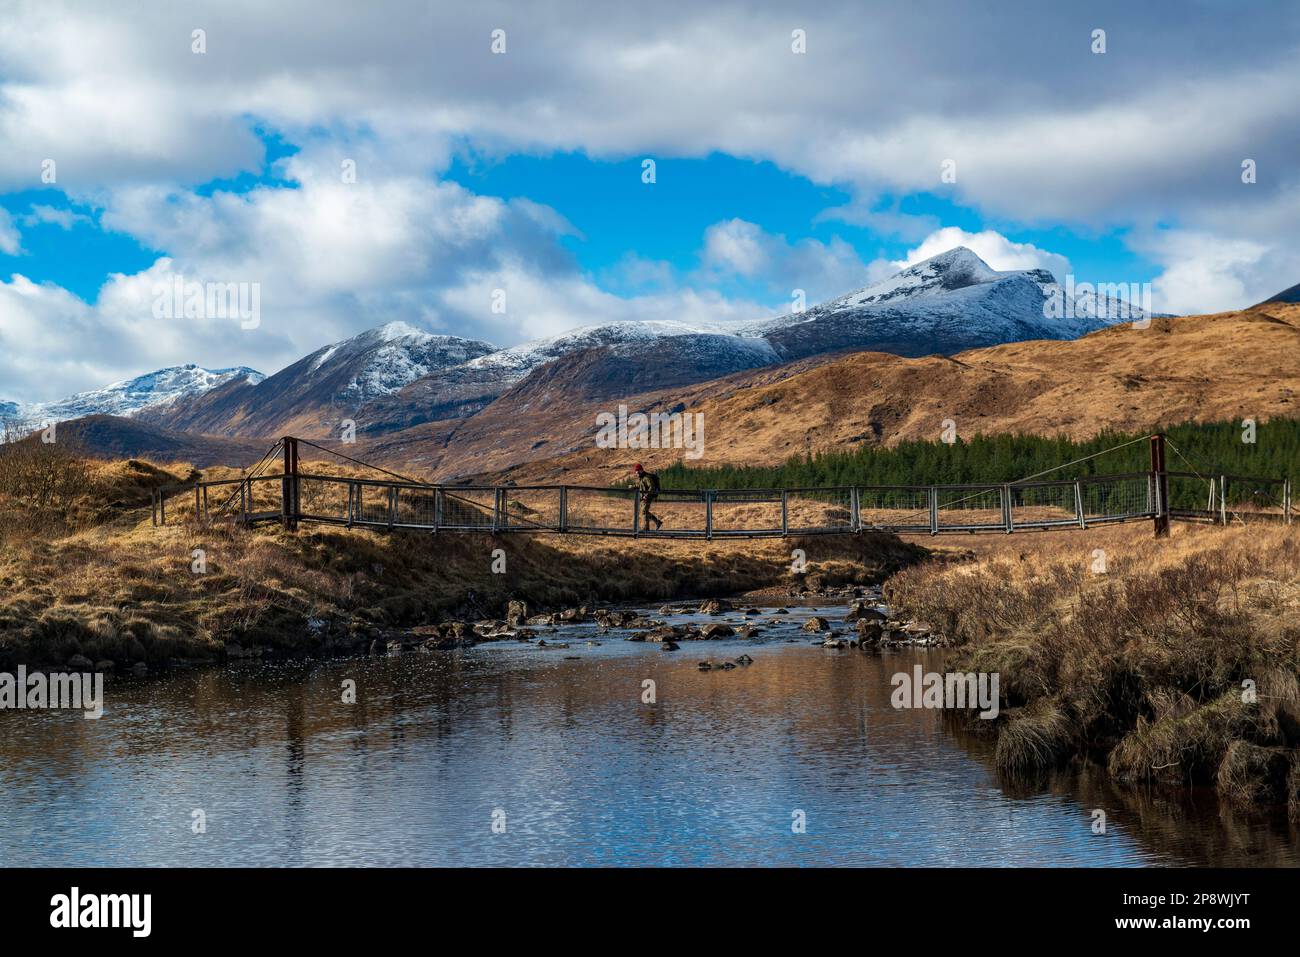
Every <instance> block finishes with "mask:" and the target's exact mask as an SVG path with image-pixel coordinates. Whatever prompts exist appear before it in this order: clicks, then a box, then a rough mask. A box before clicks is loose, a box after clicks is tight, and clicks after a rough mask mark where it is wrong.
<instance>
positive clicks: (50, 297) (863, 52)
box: [0, 0, 1300, 401]
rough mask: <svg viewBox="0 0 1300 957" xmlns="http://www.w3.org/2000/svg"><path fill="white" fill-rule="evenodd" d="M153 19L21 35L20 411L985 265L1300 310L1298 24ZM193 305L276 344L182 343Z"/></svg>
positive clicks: (95, 21)
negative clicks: (173, 374) (120, 382)
mask: <svg viewBox="0 0 1300 957" xmlns="http://www.w3.org/2000/svg"><path fill="white" fill-rule="evenodd" d="M142 2H143V0H142ZM134 6H136V5H135V4H123V5H105V4H99V3H93V2H89V0H51V2H50V3H48V4H41V5H18V6H11V7H9V8H8V9H7V10H6V14H5V17H4V19H3V21H2V22H0V347H2V348H0V399H16V400H22V401H42V400H49V399H54V398H59V397H61V396H63V395H66V394H68V393H70V392H73V391H78V390H82V389H89V388H96V387H99V386H102V385H104V384H105V383H107V382H110V381H114V380H116V379H122V378H127V377H129V376H132V375H136V374H139V373H141V372H145V371H149V370H151V369H155V368H159V367H162V366H166V365H175V364H180V363H184V362H197V363H199V364H202V365H206V366H209V367H222V366H233V365H251V366H255V367H257V368H260V369H261V370H262V371H265V372H273V371H275V370H277V369H279V368H281V367H283V366H284V365H286V364H288V363H290V362H292V361H294V360H295V359H297V358H299V357H300V356H302V355H304V354H306V353H308V352H311V351H313V350H314V349H316V348H319V347H320V346H321V345H323V344H325V343H327V342H330V341H336V340H338V339H341V338H345V337H347V336H349V335H354V334H356V333H358V332H360V331H362V330H364V329H366V328H371V327H374V326H377V325H381V324H383V323H385V322H390V321H394V320H401V321H405V322H408V323H410V324H412V325H415V326H417V327H422V328H425V329H428V330H429V331H434V332H441V333H447V334H455V335H464V336H469V337H474V338H482V339H487V340H489V341H492V342H495V343H498V344H501V345H507V344H513V343H517V342H521V341H525V340H528V339H532V338H537V337H542V336H547V335H554V334H557V333H559V332H562V331H564V330H566V329H569V328H572V327H573V326H575V325H581V324H589V323H597V322H610V321H631V320H637V319H657V320H662V319H675V320H680V321H683V322H687V323H692V324H696V325H699V324H707V323H710V322H716V321H726V320H736V319H752V318H756V317H761V316H765V315H770V314H773V313H776V312H783V311H786V310H787V309H788V308H789V303H790V299H791V295H792V292H793V290H795V289H802V290H804V291H805V293H806V295H807V299H808V301H810V302H816V301H818V300H820V299H825V298H829V297H833V296H835V295H838V294H841V293H844V292H848V291H850V290H853V289H855V288H858V287H861V286H863V285H866V284H867V283H869V282H871V281H875V280H877V279H880V278H883V277H884V276H886V275H888V274H889V273H891V272H893V271H895V270H896V269H897V268H899V265H900V264H904V263H910V262H915V261H918V260H919V259H921V258H925V257H926V256H929V255H933V254H935V253H938V252H941V251H943V250H944V249H946V248H949V247H950V246H952V245H956V244H959V243H960V244H964V245H968V246H970V247H971V248H972V249H974V250H975V251H976V252H977V253H978V254H979V255H981V256H982V257H983V258H984V259H985V260H986V261H987V262H989V264H990V265H992V266H993V267H994V268H998V269H1010V268H1030V267H1041V268H1046V269H1049V270H1051V271H1052V272H1054V273H1055V274H1056V275H1058V277H1061V278H1064V275H1065V274H1069V275H1073V276H1074V277H1075V279H1076V281H1082V282H1105V283H1150V284H1151V287H1152V289H1153V297H1152V298H1153V302H1154V306H1155V308H1156V309H1157V310H1160V311H1168V312H1178V313H1190V312H1206V311H1218V310H1223V309H1231V308H1241V307H1243V306H1247V305H1250V304H1251V303H1253V302H1257V301H1259V300H1261V299H1263V298H1266V297H1268V296H1269V295H1272V294H1273V293H1275V292H1277V291H1279V290H1280V289H1283V288H1286V287H1288V286H1290V285H1293V284H1294V283H1295V282H1296V281H1297V280H1300V235H1297V233H1300V227H1298V226H1297V224H1298V223H1300V163H1298V162H1297V160H1296V157H1297V156H1300V126H1297V124H1296V123H1295V122H1294V119H1295V117H1294V102H1295V91H1296V89H1300V67H1297V63H1300V7H1297V6H1296V5H1294V4H1287V3H1284V2H1280V0H1279V2H1264V3H1261V4H1256V5H1253V6H1252V8H1251V14H1250V15H1249V16H1245V15H1241V14H1240V12H1239V11H1238V10H1237V8H1236V7H1235V6H1233V5H1232V4H1230V3H1226V2H1219V0H1196V2H1191V3H1180V4H1177V5H1176V6H1175V5H1169V4H1162V3H1152V4H1144V5H1140V6H1136V7H1135V6H1134V5H1132V4H1131V3H1121V2H1118V0H1098V2H1096V3H1093V4H1089V5H1088V6H1087V8H1086V9H1084V8H1075V7H1070V6H1068V5H1050V6H1044V5H1042V4H1038V3H1031V2H1029V0H1023V2H1022V0H1007V2H1005V3H1000V4H997V5H993V6H988V7H983V6H977V5H972V4H969V3H963V2H960V0H930V2H928V3H926V4H923V5H921V7H918V6H917V5H916V4H914V3H905V2H901V0H900V2H881V3H877V4H872V5H871V6H870V8H869V14H864V12H863V9H862V7H861V5H859V4H854V3H849V2H841V0H827V2H825V3H819V4H816V5H790V4H784V3H775V2H773V3H765V2H751V3H741V2H732V0H719V2H717V3H714V4H710V5H708V6H707V7H705V6H701V5H698V4H694V3H688V2H686V0H664V2H661V3H659V4H657V5H656V6H655V8H654V10H653V11H652V12H647V11H645V10H643V9H641V8H640V7H637V6H633V5H629V6H626V7H623V6H619V5H612V6H611V5H607V4H595V3H587V2H584V0H570V2H568V3H565V4H562V5H561V6H559V7H557V8H553V9H548V10H542V9H540V8H538V9H532V8H529V7H520V6H519V5H517V4H510V3H505V2H496V0H484V2H481V3H475V4H472V5H470V4H453V3H445V2H441V0H439V2H435V3H426V2H420V0H380V2H378V3H376V4H372V5H364V6H360V5H343V4H339V5H319V4H313V3H310V2H308V0H284V2H283V3H278V4H275V5H273V6H268V5H266V4H264V3H259V2H255V0H225V2H221V3H215V2H206V0H197V2H195V3H192V4H186V5H171V4H157V5H149V15H148V16H144V17H141V16H139V15H138V11H135V12H133V9H132V8H133V7H134ZM1175 14H1176V15H1175ZM494 30H504V31H505V35H506V37H507V38H508V43H507V46H506V48H504V49H500V50H497V49H494V47H493V45H492V39H491V37H492V36H493V31H494ZM200 34H201V36H200ZM800 36H802V38H803V42H802V46H800V44H799V43H798V42H796V38H797V37H800ZM1099 36H1100V37H1101V38H1102V39H1101V41H1099V39H1098V37H1099ZM646 158H651V159H653V160H654V161H655V163H656V181H655V183H653V184H645V183H643V182H642V161H643V160H644V159H646ZM1246 163H1249V164H1250V165H1251V168H1252V175H1251V177H1250V179H1249V180H1247V178H1246V177H1245V176H1244V175H1243V164H1246ZM47 164H48V165H49V166H50V168H51V169H54V168H55V167H57V175H56V176H52V177H47V176H46V175H45V171H46V166H47ZM348 164H351V166H352V168H353V170H355V174H356V175H355V176H354V177H353V178H352V179H348V178H347V176H346V175H344V172H343V171H344V169H345V168H346V167H347V165H348ZM947 165H951V167H952V169H953V170H954V171H955V176H954V177H951V178H945V177H943V176H942V175H941V170H942V169H943V168H944V167H945V166H947ZM50 178H52V179H53V180H54V181H53V182H49V181H48V179H50ZM177 276H183V277H184V278H185V279H186V280H192V281H200V282H208V283H244V284H250V285H251V284H257V285H258V287H259V288H260V291H261V302H262V313H263V315H264V321H262V322H260V324H258V325H257V326H256V328H251V329H238V328H236V329H233V330H232V329H231V328H230V327H229V325H228V324H227V325H223V324H221V323H220V322H213V321H208V320H200V321H193V322H178V321H176V320H174V319H173V320H166V319H162V318H159V317H158V316H155V315H154V314H153V308H152V307H153V306H154V305H155V303H156V301H157V298H158V295H157V292H156V290H158V289H160V288H164V287H166V285H167V284H168V283H169V282H170V280H171V279H172V278H174V277H177ZM497 292H503V293H505V294H506V297H507V300H508V303H509V305H508V308H507V309H505V310H504V311H501V310H498V309H494V308H492V305H491V304H492V303H493V302H494V301H495V296H496V293H497Z"/></svg>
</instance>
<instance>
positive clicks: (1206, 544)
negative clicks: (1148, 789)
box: [886, 525, 1300, 811]
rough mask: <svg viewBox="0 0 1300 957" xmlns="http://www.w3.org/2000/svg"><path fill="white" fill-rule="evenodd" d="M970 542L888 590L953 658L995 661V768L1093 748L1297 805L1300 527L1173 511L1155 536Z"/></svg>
mask: <svg viewBox="0 0 1300 957" xmlns="http://www.w3.org/2000/svg"><path fill="white" fill-rule="evenodd" d="M963 544H964V545H967V544H968V545H969V548H968V549H967V550H965V551H963V552H960V553H958V552H956V551H953V552H952V553H951V554H949V555H948V556H947V557H948V558H950V559H952V560H951V561H948V562H942V563H934V564H929V565H926V566H921V567H917V568H912V569H908V570H905V571H903V572H901V573H900V574H898V575H897V576H895V577H894V578H893V579H892V580H891V581H890V582H889V583H888V584H887V586H886V594H887V595H888V596H889V598H890V599H891V600H892V601H893V602H895V603H896V604H897V605H898V606H900V607H901V608H903V609H905V610H906V611H908V612H909V613H911V614H915V615H917V616H918V617H922V618H925V619H926V620H928V621H929V622H931V623H932V624H934V625H936V626H937V627H938V628H940V629H941V630H942V631H943V632H944V633H945V634H947V635H948V636H949V637H950V638H951V639H952V640H953V641H954V643H955V645H956V647H955V648H954V650H953V652H952V654H951V656H950V657H951V658H952V664H953V666H954V667H957V668H960V669H962V670H977V671H997V672H999V673H1000V675H1001V688H1002V691H1003V693H1004V695H1005V696H1006V705H1007V712H1006V715H1005V718H1004V719H1003V720H1001V721H999V722H998V748H997V761H998V764H999V766H1000V767H1001V768H1002V769H1003V770H1005V771H1008V772H1024V771H1033V770H1040V769H1044V768H1047V767H1050V766H1053V765H1056V764H1059V763H1062V762H1063V761H1065V760H1067V759H1069V758H1071V757H1073V756H1078V755H1082V754H1090V755H1093V756H1095V757H1097V758H1099V759H1102V760H1104V761H1105V763H1106V766H1107V768H1108V769H1109V771H1110V773H1111V774H1112V775H1113V776H1114V777H1116V778H1118V779H1121V780H1125V781H1130V782H1162V783H1178V784H1211V785H1214V786H1216V787H1218V789H1219V791H1220V792H1221V793H1222V794H1223V795H1224V796H1226V797H1227V798H1228V799H1230V800H1233V801H1235V802H1239V803H1242V804H1255V803H1260V802H1267V801H1273V802H1286V803H1288V804H1290V805H1291V807H1292V808H1293V811H1295V810H1300V798H1298V797H1297V793H1296V785H1297V783H1300V771H1298V770H1297V768H1300V750H1298V747H1297V746H1300V529H1296V528H1294V527H1292V528H1285V527H1282V526H1250V527H1235V528H1234V527H1230V528H1226V529H1224V528H1214V527H1196V526H1186V525H1175V528H1174V534H1173V536H1172V537H1171V538H1170V539H1167V540H1163V541H1161V540H1157V539H1154V538H1153V537H1152V535H1151V530H1150V526H1147V525H1141V526H1127V527H1124V528H1113V529H1107V530H1097V531H1096V533H1095V534H1080V533H1078V532H1060V533H1051V534H1044V535H1042V536H1041V537H1030V536H1026V537H1025V538H1023V539H1019V540H1017V539H1015V538H1001V539H999V538H993V537H990V538H984V539H979V540H976V539H971V540H970V541H969V542H968V543H963ZM1096 549H1101V550H1103V551H1104V561H1105V571H1104V573H1098V572H1096V571H1094V567H1095V566H1096V563H1097V561H1098V559H1099V558H1101V557H1103V556H1100V555H1098V554H1097V553H1095V551H1094V550H1096ZM1248 682H1249V683H1253V685H1251V684H1247V683H1248ZM1251 687H1253V688H1254V690H1255V693H1256V696H1257V697H1256V699H1255V700H1254V701H1252V700H1250V698H1249V695H1248V694H1246V692H1247V690H1248V689H1249V688H1251Z"/></svg>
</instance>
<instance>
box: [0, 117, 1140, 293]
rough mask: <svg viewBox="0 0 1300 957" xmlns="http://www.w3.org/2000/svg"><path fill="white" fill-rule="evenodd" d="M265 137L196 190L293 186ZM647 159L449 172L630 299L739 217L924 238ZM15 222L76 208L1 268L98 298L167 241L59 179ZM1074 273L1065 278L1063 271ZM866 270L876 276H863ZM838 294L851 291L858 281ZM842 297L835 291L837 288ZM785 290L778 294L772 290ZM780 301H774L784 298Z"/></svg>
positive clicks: (1120, 272) (15, 204) (767, 165)
mask: <svg viewBox="0 0 1300 957" xmlns="http://www.w3.org/2000/svg"><path fill="white" fill-rule="evenodd" d="M250 126H252V127H253V128H254V129H255V130H256V133H257V135H258V137H259V139H261V141H262V142H263V144H264V145H265V159H264V161H263V164H262V166H261V168H260V169H259V170H257V171H256V172H253V171H243V172H241V173H239V174H237V175H235V176H232V177H222V178H218V179H212V180H208V181H206V182H203V183H200V184H197V185H196V186H195V187H194V193H195V194H196V195H199V196H212V195H213V194H214V193H217V192H223V193H230V194H235V195H241V194H247V193H249V192H250V191H252V190H253V189H256V188H259V187H261V188H276V189H293V188H296V186H297V184H295V183H293V182H292V181H290V180H286V179H284V178H282V177H281V176H279V175H277V174H276V172H275V163H276V162H277V161H278V160H280V159H283V158H285V157H287V156H291V155H293V154H294V153H296V152H297V149H296V148H295V147H294V146H293V144H292V143H290V142H289V141H288V140H286V139H285V138H284V137H283V136H281V135H280V134H278V133H277V132H276V131H274V130H269V129H266V128H263V127H258V126H257V125H256V124H255V123H253V122H252V121H251V120H250ZM642 160H643V158H642V157H632V158H628V159H621V160H614V159H592V158H591V157H589V156H587V155H585V154H583V153H581V152H564V153H554V154H549V155H529V154H513V155H508V156H496V157H484V156H481V155H476V154H475V153H474V152H473V150H472V149H471V148H468V147H465V146H462V147H461V149H460V150H459V152H458V153H457V155H456V157H455V159H454V160H453V162H452V163H451V164H450V166H449V168H448V169H447V170H446V171H445V173H444V174H443V175H444V178H445V179H446V180H448V181H451V182H454V183H458V184H460V185H462V186H464V187H465V188H466V189H468V190H472V191H473V192H474V193H477V194H480V195H484V196H494V197H499V198H501V199H506V200H509V199H516V198H523V199H528V200H532V201H534V202H537V203H541V204H544V205H546V206H549V207H551V208H552V209H554V210H555V211H556V212H557V213H559V214H560V215H561V216H563V217H564V218H565V219H566V220H567V221H568V222H569V223H570V224H572V226H573V232H572V233H571V234H568V235H563V236H561V237H560V238H559V242H560V243H561V245H562V246H563V247H564V248H565V249H567V250H568V251H569V252H571V253H572V255H573V256H574V258H575V260H576V262H577V263H578V264H579V266H580V268H581V269H583V270H584V271H586V272H588V273H590V274H592V275H593V276H595V277H597V278H598V279H599V280H600V281H601V283H602V285H603V286H605V287H606V288H608V289H609V290H610V291H612V292H617V293H620V294H626V293H636V292H644V291H646V290H647V289H648V288H652V287H654V286H655V285H656V284H655V283H654V282H653V281H651V280H641V281H637V280H635V279H629V278H628V277H627V276H626V275H624V271H622V270H620V269H619V265H620V263H621V262H624V261H625V260H626V258H627V257H629V256H635V257H638V258H640V259H642V260H647V261H650V262H656V263H665V264H667V266H669V267H670V268H671V270H672V272H673V274H674V275H675V276H676V277H678V278H679V279H680V278H681V277H687V276H690V275H691V274H693V273H697V272H698V271H699V270H700V268H701V267H702V266H703V265H704V263H703V261H702V256H703V248H702V245H701V241H702V237H703V236H704V234H705V231H706V230H707V229H708V227H709V226H711V225H713V224H714V223H718V222H722V221H725V220H730V219H742V220H745V221H746V222H751V223H755V224H757V225H758V226H760V227H762V229H763V230H764V231H766V232H768V233H772V234H777V235H781V236H784V237H785V238H786V239H787V240H788V241H790V242H792V243H793V242H797V241H799V240H802V239H813V240H817V241H818V242H821V243H828V242H830V241H831V240H832V239H833V238H836V237H838V238H840V239H842V240H844V241H845V242H847V243H849V244H850V245H851V246H852V247H853V248H854V249H855V250H856V251H857V253H858V255H859V257H861V258H862V260H863V261H864V262H871V261H872V260H877V259H887V260H900V261H901V260H903V259H905V258H906V255H907V252H908V250H909V249H911V248H913V247H915V245H916V242H915V240H913V241H910V242H909V241H907V240H906V239H904V238H902V237H900V236H898V235H889V234H882V233H881V232H879V231H877V230H874V229H871V228H868V227H863V226H858V225H855V224H853V223H849V222H845V221H843V220H840V219H836V218H834V216H835V213H836V210H838V209H841V208H842V207H845V206H847V205H848V204H850V203H851V202H852V195H851V193H850V192H848V191H846V190H845V189H842V188H837V187H835V186H819V185H817V184H814V183H812V182H811V181H809V180H808V179H806V178H805V177H802V176H798V175H795V174H792V173H790V172H787V171H783V170H781V169H780V168H779V167H777V166H776V165H775V164H773V163H771V162H766V161H754V160H748V159H740V158H736V157H733V156H728V155H726V154H722V153H713V154H710V155H709V156H707V157H704V158H700V159H687V158H680V159H668V160H660V161H657V162H656V182H655V183H654V184H646V183H643V182H642ZM0 206H3V207H4V208H5V209H6V210H8V211H9V213H10V216H11V219H13V220H18V221H20V220H22V219H23V217H24V216H26V217H29V218H30V217H31V213H32V209H33V208H34V207H40V208H47V209H55V210H60V211H66V212H69V213H71V214H73V215H74V216H76V217H77V219H75V221H74V222H73V223H72V224H71V225H61V224H58V223H54V222H39V221H32V222H31V223H30V225H27V226H24V228H23V229H22V234H23V242H22V248H21V249H20V250H18V251H16V252H15V253H13V254H7V253H0V275H8V274H10V273H12V272H20V273H22V274H23V275H25V276H27V277H28V278H29V279H32V280H34V281H37V282H51V283H57V284H58V285H60V286H63V287H65V288H67V289H69V290H71V291H72V292H75V293H76V294H77V295H78V296H79V297H81V298H82V299H84V300H86V301H87V302H92V303H93V302H95V300H96V299H97V298H98V295H99V290H100V288H101V287H102V286H103V285H104V283H105V282H107V281H108V279H109V276H110V274H112V273H134V272H139V271H141V270H143V269H146V268H148V267H149V266H150V265H151V264H152V263H153V262H154V261H155V260H157V259H158V258H159V257H160V256H164V255H167V250H166V249H159V248H152V247H150V246H149V245H146V244H143V243H141V242H140V241H139V240H137V239H135V238H133V237H132V236H130V235H128V234H126V233H123V232H116V231H113V230H111V229H107V228H105V227H104V226H103V225H102V223H101V222H100V221H99V219H100V217H99V215H98V210H96V208H95V207H94V206H93V205H87V204H77V203H76V202H74V201H73V200H71V199H70V198H69V197H68V196H67V195H66V194H65V193H63V192H62V191H61V190H58V189H56V188H45V189H40V190H23V191H17V192H12V193H8V194H5V195H4V196H2V197H0ZM877 206H878V208H879V209H889V210H893V211H895V212H898V213H901V214H903V215H905V216H909V217H916V218H917V219H918V220H925V221H928V222H930V223H932V224H933V225H934V226H935V227H936V228H937V227H938V225H939V224H942V225H944V226H955V227H958V228H960V229H963V230H965V231H967V232H970V233H978V232H980V231H982V230H985V229H993V230H996V231H998V232H1000V233H1002V234H1003V235H1005V236H1007V238H1009V239H1011V240H1013V241H1016V242H1021V243H1029V244H1031V245H1034V246H1037V247H1040V248H1042V249H1047V250H1051V251H1052V252H1055V253H1059V254H1060V255H1062V256H1064V257H1066V258H1067V259H1068V260H1069V261H1070V264H1071V265H1072V266H1073V267H1074V273H1075V275H1076V277H1077V278H1078V279H1080V280H1081V281H1096V280H1101V281H1106V280H1105V277H1109V276H1126V277H1131V278H1129V279H1128V280H1127V281H1129V282H1149V281H1150V280H1151V279H1152V278H1154V276H1155V274H1156V272H1157V267H1156V265H1155V264H1154V263H1152V262H1150V261H1148V260H1146V259H1144V258H1143V257H1141V256H1139V255H1137V254H1135V253H1134V252H1133V251H1132V250H1131V249H1130V248H1128V247H1127V246H1126V245H1125V243H1124V234H1123V232H1122V231H1119V230H1114V231H1110V232H1107V233H1102V232H1086V233H1080V232H1078V231H1075V230H1072V229H1069V228H1066V227H1060V226H1058V227H1052V228H1035V229H1031V228H1025V227H1024V226H1020V225H1018V224H1016V223H1014V222H1002V221H998V220H996V219H990V218H987V217H985V216H982V215H981V214H980V212H979V211H978V210H975V209H971V208H969V207H964V206H962V205H960V204H958V203H954V202H952V201H951V200H950V199H946V198H943V197H940V196H936V195H934V194H933V193H927V192H917V193H912V194H908V195H898V196H885V197H882V198H881V199H880V200H879V202H878V204H877ZM1058 278H1061V279H1064V276H1061V277H1058ZM866 281H867V276H866V274H865V273H864V274H863V277H862V283H861V284H865V283H866ZM710 284H711V285H712V286H714V287H715V288H718V289H720V290H721V291H722V292H723V293H725V294H727V295H730V296H748V297H751V298H754V299H756V300H758V301H773V302H775V300H777V299H783V298H784V290H780V291H779V293H778V290H775V289H773V288H772V287H771V285H770V284H769V283H768V282H765V281H764V279H763V278H762V277H756V278H752V279H747V278H745V277H738V276H734V275H733V276H721V277H712V279H711V281H710ZM839 291H840V292H848V291H850V290H849V289H848V288H845V289H842V290H839ZM832 294H833V291H832ZM774 297H775V299H774ZM774 308H775V307H774Z"/></svg>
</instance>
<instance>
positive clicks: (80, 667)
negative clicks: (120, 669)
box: [68, 655, 95, 671]
mask: <svg viewBox="0 0 1300 957" xmlns="http://www.w3.org/2000/svg"><path fill="white" fill-rule="evenodd" d="M68 667H69V668H71V669H73V670H74V671H89V670H90V669H91V668H93V667H95V663H94V662H93V661H91V660H90V659H89V658H87V657H86V656H85V655H73V656H72V657H71V658H69V659H68Z"/></svg>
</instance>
